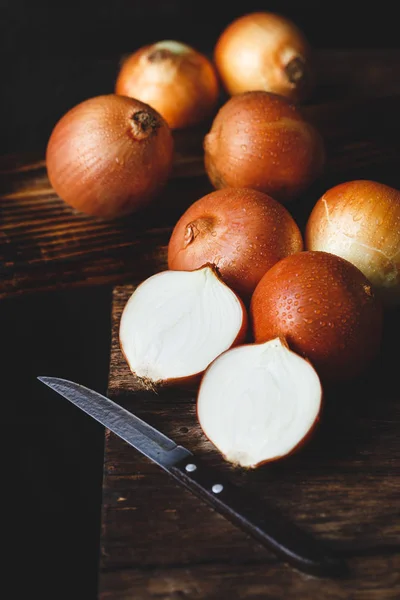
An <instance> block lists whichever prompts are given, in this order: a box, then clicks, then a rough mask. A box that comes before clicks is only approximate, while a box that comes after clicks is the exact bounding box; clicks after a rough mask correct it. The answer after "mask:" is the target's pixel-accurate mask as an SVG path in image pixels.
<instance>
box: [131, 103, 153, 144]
mask: <svg viewBox="0 0 400 600" xmlns="http://www.w3.org/2000/svg"><path fill="white" fill-rule="evenodd" d="M130 124H131V132H132V135H133V137H134V138H135V139H136V140H145V139H147V138H149V137H151V136H152V135H154V134H155V133H156V131H157V129H158V128H159V127H160V121H159V119H158V118H157V116H156V115H154V114H152V113H150V112H148V111H146V110H139V111H138V112H136V113H134V114H133V115H132V116H131V118H130Z"/></svg>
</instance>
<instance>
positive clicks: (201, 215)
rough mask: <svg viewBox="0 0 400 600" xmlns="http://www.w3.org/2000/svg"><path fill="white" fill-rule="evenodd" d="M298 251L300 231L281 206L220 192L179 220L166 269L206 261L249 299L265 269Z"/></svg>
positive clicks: (239, 192)
mask: <svg viewBox="0 0 400 600" xmlns="http://www.w3.org/2000/svg"><path fill="white" fill-rule="evenodd" d="M302 249H303V239H302V236H301V233H300V230H299V228H298V226H297V224H296V222H295V221H294V219H293V217H292V216H291V215H290V213H289V212H288V210H287V209H286V208H285V207H284V206H282V204H280V203H279V202H277V201H276V200H274V199H273V198H271V197H270V196H267V195H266V194H263V193H262V192H258V191H256V190H250V189H243V188H242V189H241V188H225V189H223V190H218V191H215V192H212V193H211V194H207V195H206V196H204V197H203V198H200V200H197V202H194V204H192V205H191V206H190V207H189V208H188V209H187V211H186V212H185V213H184V214H183V215H182V216H181V218H180V219H179V221H178V222H177V224H176V225H175V228H174V230H173V232H172V236H171V239H170V241H169V245H168V266H169V268H170V269H175V270H184V271H192V270H193V269H197V268H200V267H201V266H202V265H204V264H205V263H211V264H213V265H214V266H215V267H217V268H218V272H219V273H220V275H221V277H222V279H223V280H224V281H225V283H226V284H227V285H229V286H230V287H231V288H232V289H233V290H235V291H236V292H237V293H238V294H239V295H240V296H241V297H242V298H244V299H248V298H250V296H251V294H252V293H253V291H254V289H255V287H256V285H257V283H258V282H259V281H260V279H261V277H262V276H263V275H264V273H265V272H266V271H268V269H270V268H271V267H272V266H273V265H274V264H275V263H276V262H278V261H279V260H281V259H282V258H284V257H285V256H288V255H289V254H293V253H294V252H300V251H301V250H302Z"/></svg>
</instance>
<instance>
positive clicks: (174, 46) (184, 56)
mask: <svg viewBox="0 0 400 600" xmlns="http://www.w3.org/2000/svg"><path fill="white" fill-rule="evenodd" d="M115 92H116V93H117V94H121V95H122V96H129V97H131V98H137V99H138V100H141V101H142V102H146V103H147V104H149V105H150V106H152V107H153V108H154V109H155V110H157V111H158V112H159V113H160V114H161V115H162V116H163V117H164V119H165V120H166V121H167V123H168V125H169V126H170V127H171V128H172V129H179V128H183V127H189V126H191V125H195V124H197V123H199V122H201V121H202V120H203V119H205V118H206V117H207V116H209V115H210V114H211V112H212V111H213V109H214V108H215V106H216V103H217V99H218V94H219V85H218V78H217V74H216V72H215V69H214V67H213V65H212V63H211V62H210V61H209V60H208V58H207V57H206V56H204V55H203V54H201V53H200V52H197V50H194V48H191V47H190V46H187V45H186V44H182V43H181V42H176V41H173V40H165V41H163V42H157V43H156V44H152V45H150V46H144V47H143V48H140V49H139V50H137V51H136V52H134V53H133V54H131V55H130V56H129V57H128V58H127V59H126V60H125V61H124V63H123V64H122V67H121V70H120V72H119V74H118V79H117V82H116V86H115Z"/></svg>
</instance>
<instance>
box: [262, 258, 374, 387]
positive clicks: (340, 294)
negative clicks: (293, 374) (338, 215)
mask: <svg viewBox="0 0 400 600" xmlns="http://www.w3.org/2000/svg"><path fill="white" fill-rule="evenodd" d="M251 316H252V322H253V330H254V337H255V340H256V342H264V341H267V340H271V339H274V338H275V337H278V336H283V337H285V338H286V340H287V342H288V344H289V346H290V348H292V349H293V350H294V351H295V352H298V353H299V354H301V355H302V356H304V357H306V358H308V359H309V360H310V361H311V363H312V364H313V365H314V367H315V368H316V369H317V371H318V374H319V375H320V376H322V377H323V378H325V379H327V380H328V379H329V380H336V381H340V380H346V379H350V378H353V377H356V376H357V375H359V374H361V373H362V372H363V371H364V370H365V369H366V367H367V366H368V365H369V363H370V362H371V361H372V359H373V358H374V357H375V356H376V355H377V353H378V351H379V348H380V342H381V335H382V306H381V304H380V302H379V301H378V300H377V298H376V297H375V294H374V291H373V288H372V286H371V284H370V282H369V281H368V279H367V278H366V277H365V276H364V275H363V274H362V273H361V271H360V270H359V269H357V268H356V267H355V266H354V265H352V264H351V263H349V262H348V261H347V260H344V259H343V258H340V257H338V256H335V255H333V254H329V253H327V252H299V253H298V254H293V255H292V256H289V257H287V258H284V259H283V260H281V261H280V262H279V263H277V264H276V265H274V266H273V267H272V269H270V270H269V271H268V272H267V273H266V274H265V275H264V277H263V278H262V279H261V281H260V283H259V284H258V286H257V287H256V290H255V292H254V294H253V297H252V300H251Z"/></svg>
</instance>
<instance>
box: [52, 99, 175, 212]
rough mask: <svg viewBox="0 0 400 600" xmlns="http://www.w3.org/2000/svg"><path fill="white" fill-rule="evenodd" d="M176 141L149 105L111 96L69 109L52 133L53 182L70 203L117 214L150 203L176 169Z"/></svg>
mask: <svg viewBox="0 0 400 600" xmlns="http://www.w3.org/2000/svg"><path fill="white" fill-rule="evenodd" d="M172 159H173V139H172V134H171V131H170V129H169V127H168V125H167V123H166V122H165V121H164V119H163V118H162V117H161V116H160V115H159V114H158V113H157V112H156V111H155V110H154V109H152V108H151V107H150V106H148V105H147V104H143V103H142V102H139V101H138V100H134V99H132V98H124V97H122V96H116V95H113V94H110V95H107V96H97V97H95V98H90V99H89V100H86V101H84V102H82V103H81V104H78V105H77V106H75V107H74V108H73V109H72V110H70V111H69V112H67V113H66V114H65V115H64V116H63V117H62V118H61V119H60V121H59V122H58V123H57V124H56V126H55V128H54V129H53V132H52V134H51V136H50V139H49V142H48V145H47V152H46V164H47V173H48V176H49V179H50V183H51V185H52V186H53V188H54V190H55V191H56V192H57V194H58V195H59V196H60V197H61V198H62V199H63V200H64V201H65V202H66V203H67V204H69V205H70V206H72V207H74V208H75V209H77V210H79V211H81V212H84V213H86V214H88V215H94V216H99V217H106V218H114V217H120V216H122V215H125V214H128V213H131V212H135V211H137V210H139V209H141V208H143V207H144V206H146V205H147V204H148V203H149V202H150V201H151V200H152V199H153V198H154V197H155V196H156V195H157V194H158V193H159V192H160V190H161V189H162V188H163V186H164V185H165V183H166V181H167V179H168V177H169V174H170V172H171V168H172Z"/></svg>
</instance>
